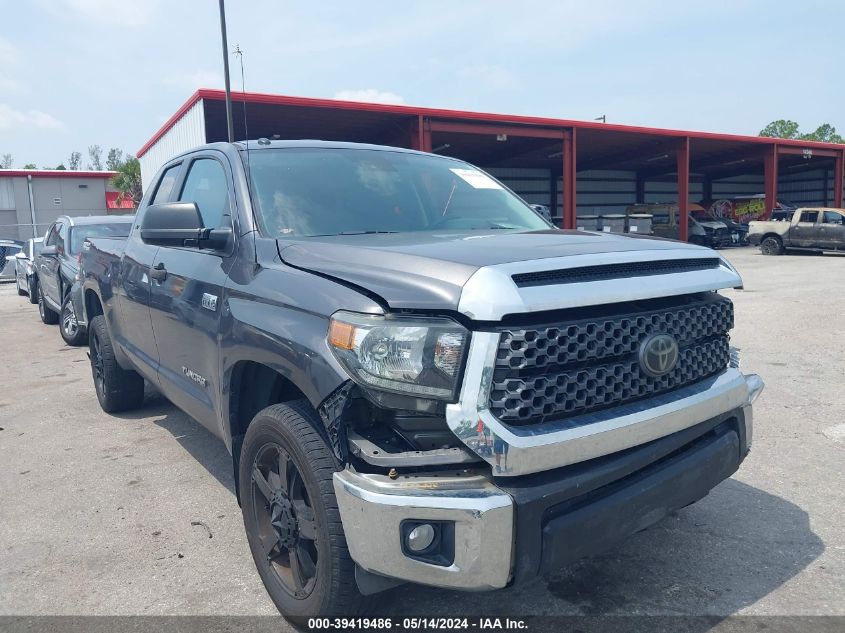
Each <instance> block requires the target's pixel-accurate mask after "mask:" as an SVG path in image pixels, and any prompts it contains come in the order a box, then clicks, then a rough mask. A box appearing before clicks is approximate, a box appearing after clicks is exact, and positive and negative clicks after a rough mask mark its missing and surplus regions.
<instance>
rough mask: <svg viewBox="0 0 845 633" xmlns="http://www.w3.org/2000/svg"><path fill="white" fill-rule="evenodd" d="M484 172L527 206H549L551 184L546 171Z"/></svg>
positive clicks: (487, 170)
mask: <svg viewBox="0 0 845 633" xmlns="http://www.w3.org/2000/svg"><path fill="white" fill-rule="evenodd" d="M484 171H486V172H488V173H489V174H490V175H492V176H494V177H496V178H498V179H499V180H501V181H502V182H503V183H504V184H505V185H506V186H508V187H509V188H511V189H513V191H514V193H516V194H517V195H519V196H520V197H521V198H522V199H523V200H525V201H526V202H527V203H529V204H545V205H548V204H549V200H551V183H550V182H549V170H548V169H522V168H499V167H492V168H489V169H488V168H484Z"/></svg>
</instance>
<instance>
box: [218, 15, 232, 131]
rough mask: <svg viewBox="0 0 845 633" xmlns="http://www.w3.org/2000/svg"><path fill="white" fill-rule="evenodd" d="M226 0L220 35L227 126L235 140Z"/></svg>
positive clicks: (221, 18)
mask: <svg viewBox="0 0 845 633" xmlns="http://www.w3.org/2000/svg"><path fill="white" fill-rule="evenodd" d="M223 3H224V0H220V37H221V38H222V39H223V81H224V83H225V84H226V85H225V87H226V127H227V129H228V132H229V142H230V143H234V142H235V126H234V123H232V88H231V86H230V85H229V46H228V44H227V43H226V8H225V7H224V6H223Z"/></svg>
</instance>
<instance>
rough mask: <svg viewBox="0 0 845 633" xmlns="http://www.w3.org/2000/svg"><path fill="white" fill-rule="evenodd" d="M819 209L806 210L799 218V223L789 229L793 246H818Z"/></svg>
mask: <svg viewBox="0 0 845 633" xmlns="http://www.w3.org/2000/svg"><path fill="white" fill-rule="evenodd" d="M820 215H821V213H819V210H818V209H805V210H804V211H802V212H801V215H800V216H799V217H798V222H796V223H795V224H793V225H792V227H791V228H790V229H789V241H790V242H791V245H792V246H801V247H805V248H811V247H814V246H818V240H819V231H818V220H819V216H820Z"/></svg>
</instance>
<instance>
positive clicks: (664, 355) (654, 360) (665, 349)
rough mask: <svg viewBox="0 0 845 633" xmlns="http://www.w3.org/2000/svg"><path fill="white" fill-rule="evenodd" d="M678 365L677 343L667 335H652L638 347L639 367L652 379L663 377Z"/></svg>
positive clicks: (672, 337)
mask: <svg viewBox="0 0 845 633" xmlns="http://www.w3.org/2000/svg"><path fill="white" fill-rule="evenodd" d="M677 364H678V342H677V341H676V340H675V337H674V336H670V335H669V334H654V335H652V336H650V337H648V338H647V339H646V340H644V341H643V342H642V344H641V345H640V367H642V370H643V371H644V372H645V373H646V374H648V375H649V376H651V377H652V378H660V377H661V376H665V375H666V374H668V373H669V372H670V371H672V370H673V369H674V368H675V365H677Z"/></svg>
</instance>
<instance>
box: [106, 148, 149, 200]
mask: <svg viewBox="0 0 845 633" xmlns="http://www.w3.org/2000/svg"><path fill="white" fill-rule="evenodd" d="M116 171H117V174H115V176H114V178H112V184H113V185H114V186H115V188H116V189H117V190H118V191H119V192H120V194H119V195H118V196H117V202H118V204H119V203H121V202H123V201H124V200H127V199H128V200H131V201H132V204H133V205H134V206H136V207H137V206H138V203H139V202H141V195H142V194H141V163H140V162H139V161H138V159H137V158H135V157H134V156H132V155H127V156H126V160H125V161H123V162H122V163H120V165H118V167H117V169H116Z"/></svg>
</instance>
